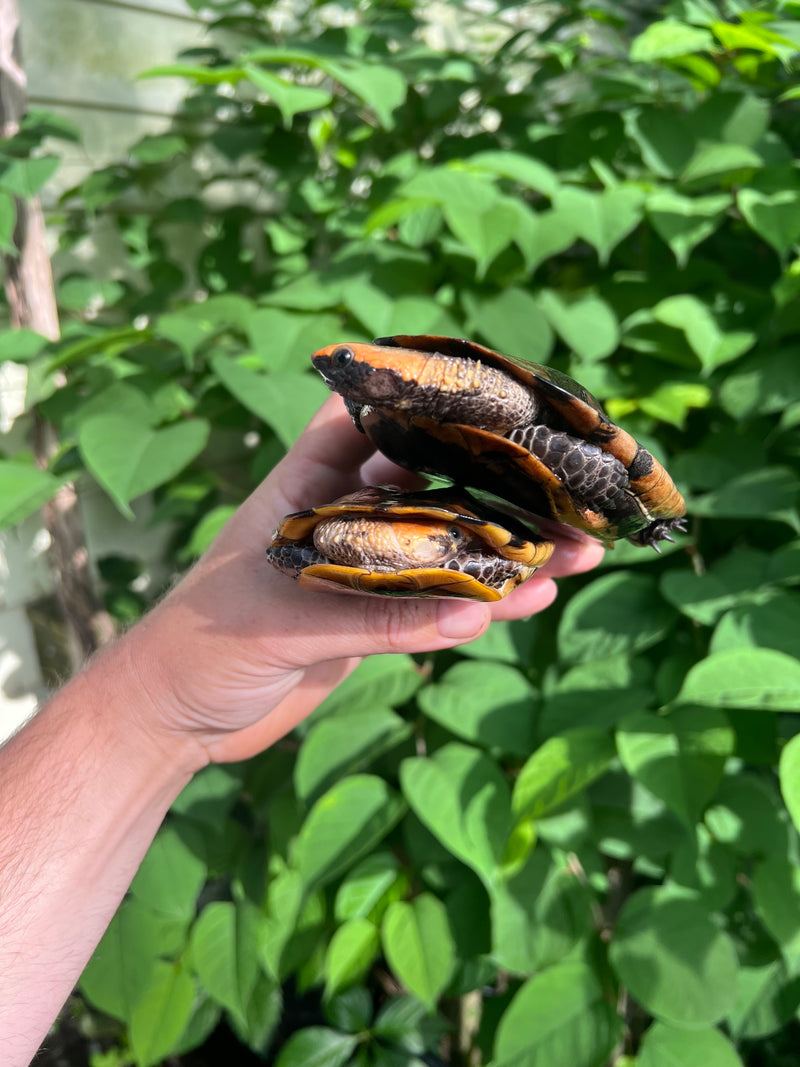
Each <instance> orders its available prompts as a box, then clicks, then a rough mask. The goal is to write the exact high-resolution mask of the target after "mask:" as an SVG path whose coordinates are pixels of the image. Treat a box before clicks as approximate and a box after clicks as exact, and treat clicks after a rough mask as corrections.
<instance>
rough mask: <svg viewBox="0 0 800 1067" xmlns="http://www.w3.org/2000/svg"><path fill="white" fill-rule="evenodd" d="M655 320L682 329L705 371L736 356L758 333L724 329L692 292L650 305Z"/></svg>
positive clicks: (755, 338) (747, 346)
mask: <svg viewBox="0 0 800 1067" xmlns="http://www.w3.org/2000/svg"><path fill="white" fill-rule="evenodd" d="M653 317H654V318H655V320H656V321H657V322H663V323H664V325H666V326H673V327H675V329H678V330H682V331H683V332H684V333H685V335H686V340H687V341H688V342H689V344H690V345H691V347H692V349H693V350H694V352H695V354H696V355H697V358H698V359H699V360H700V363H701V364H702V366H703V369H704V370H706V371H712V370H715V369H716V368H717V367H718V366H720V365H721V364H723V363H729V362H731V361H732V360H735V359H738V358H739V356H741V355H743V353H745V352H746V351H747V350H748V349H750V348H752V347H753V345H754V344H755V342H756V340H757V335H756V334H755V333H753V332H751V331H749V330H730V331H727V332H725V331H723V330H722V329H720V327H719V325H718V324H717V321H716V319H715V318H714V316H713V314H712V313H711V310H710V309H709V308H708V307H707V306H706V305H705V304H704V303H703V302H702V301H700V300H698V299H697V297H694V296H668V297H666V299H664V300H661V301H659V303H658V304H656V306H655V307H654V308H653Z"/></svg>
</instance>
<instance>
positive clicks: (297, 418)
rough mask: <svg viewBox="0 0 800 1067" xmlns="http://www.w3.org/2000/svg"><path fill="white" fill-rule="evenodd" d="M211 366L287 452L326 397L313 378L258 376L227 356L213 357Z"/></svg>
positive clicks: (282, 374)
mask: <svg viewBox="0 0 800 1067" xmlns="http://www.w3.org/2000/svg"><path fill="white" fill-rule="evenodd" d="M211 366H212V367H213V368H214V371H215V373H216V374H217V375H218V376H219V379H220V381H221V382H222V384H223V385H224V386H225V388H226V389H227V390H228V392H230V393H232V394H233V396H235V397H236V399H237V400H238V401H239V402H240V403H241V404H243V405H244V406H245V407H246V408H247V409H248V411H252V412H253V414H254V415H258V417H259V418H260V419H263V421H264V422H265V423H266V424H267V425H268V426H270V427H271V428H272V429H273V430H274V431H275V433H276V434H277V436H278V437H279V438H280V440H281V442H282V443H283V444H284V445H285V446H286V447H287V448H289V447H290V446H291V445H293V444H294V442H295V441H296V440H297V438H298V437H299V436H300V434H301V433H302V432H303V430H304V429H305V426H306V423H307V422H308V420H309V419H310V418H311V416H312V415H313V414H314V412H315V411H316V410H317V408H319V407H320V406H321V405H322V403H323V402H324V401H325V399H326V398H327V396H328V390H327V388H326V387H325V384H324V383H323V381H322V380H321V379H320V378H318V377H317V376H316V375H311V374H296V373H293V372H291V371H279V372H278V373H276V374H260V373H258V372H257V371H254V370H250V368H249V367H245V366H243V365H242V364H241V363H239V362H238V361H237V360H235V359H232V358H231V357H230V356H222V355H218V356H214V358H213V359H212V360H211Z"/></svg>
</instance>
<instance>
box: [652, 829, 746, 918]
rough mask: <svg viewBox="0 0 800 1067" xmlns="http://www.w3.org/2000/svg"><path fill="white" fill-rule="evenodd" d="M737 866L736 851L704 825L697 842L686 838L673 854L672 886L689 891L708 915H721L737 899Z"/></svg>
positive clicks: (670, 874)
mask: <svg viewBox="0 0 800 1067" xmlns="http://www.w3.org/2000/svg"><path fill="white" fill-rule="evenodd" d="M738 865H739V861H738V858H737V856H736V853H735V852H734V850H733V849H732V848H730V846H729V845H727V844H723V843H722V842H721V841H715V840H714V838H713V837H712V836H711V834H710V833H709V831H708V830H707V829H706V827H705V826H704V825H702V824H701V825H699V826H696V827H695V836H694V839H692V838H691V837H689V836H687V837H686V839H685V841H684V842H683V843H682V844H680V845H678V847H677V848H676V849H675V851H674V852H673V854H672V861H671V863H670V866H669V878H670V884H673V885H676V886H680V887H682V888H683V889H686V890H687V891H688V892H689V894H690V895H691V896H692V897H694V898H695V899H696V900H698V901H699V903H700V904H702V905H703V907H704V908H706V909H707V910H708V911H722V910H723V909H724V908H727V907H728V906H729V904H730V903H731V901H732V900H733V899H734V897H735V896H736V890H737V886H736V875H737V870H738Z"/></svg>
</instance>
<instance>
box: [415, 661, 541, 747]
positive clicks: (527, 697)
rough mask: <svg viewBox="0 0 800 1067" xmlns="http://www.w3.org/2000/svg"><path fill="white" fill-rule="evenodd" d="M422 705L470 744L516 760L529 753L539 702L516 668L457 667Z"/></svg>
mask: <svg viewBox="0 0 800 1067" xmlns="http://www.w3.org/2000/svg"><path fill="white" fill-rule="evenodd" d="M418 701H419V706H420V708H421V709H422V711H423V712H424V713H425V714H426V715H428V716H429V718H431V719H434V720H435V721H436V722H438V723H440V725H442V726H444V727H446V728H447V729H448V730H450V731H451V732H452V733H454V734H457V735H458V736H459V737H463V738H464V739H465V740H467V741H475V742H477V743H478V744H481V745H484V746H485V747H487V748H496V749H498V750H499V751H500V752H508V753H512V754H514V755H518V756H525V755H527V753H528V752H530V749H531V744H532V741H533V723H534V717H535V714H536V710H537V707H538V703H539V697H538V693H537V692H536V690H535V689H534V688H533V687H532V686H531V684H530V683H529V682H528V681H527V680H526V678H525V676H524V675H522V674H520V672H519V671H517V670H515V669H514V668H513V667H509V666H507V665H505V664H502V663H486V662H479V663H474V662H469V661H467V662H462V663H457V664H456V665H455V666H454V667H451V668H450V669H449V670H448V671H446V672H445V674H444V675H443V676H442V678H441V679H440V681H439V682H438V683H436V684H434V685H428V686H426V687H425V688H424V689H423V690H422V691H421V692H420V694H419V697H418Z"/></svg>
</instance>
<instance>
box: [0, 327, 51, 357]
mask: <svg viewBox="0 0 800 1067" xmlns="http://www.w3.org/2000/svg"><path fill="white" fill-rule="evenodd" d="M49 343H50V342H49V341H48V340H47V338H46V337H42V335H41V334H40V333H36V331H35V330H28V329H25V328H23V327H20V328H18V329H15V330H4V331H3V332H2V333H0V361H3V362H5V360H7V359H10V360H11V361H12V362H13V363H28V362H29V361H30V360H32V359H35V358H36V356H38V355H39V353H40V352H41V351H42V350H43V349H44V348H45V347H46V346H47V345H48V344H49Z"/></svg>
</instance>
